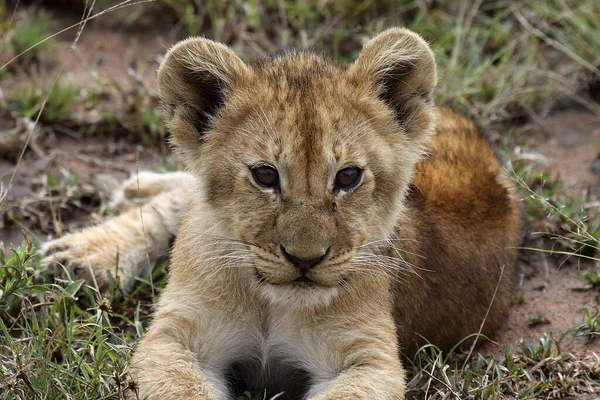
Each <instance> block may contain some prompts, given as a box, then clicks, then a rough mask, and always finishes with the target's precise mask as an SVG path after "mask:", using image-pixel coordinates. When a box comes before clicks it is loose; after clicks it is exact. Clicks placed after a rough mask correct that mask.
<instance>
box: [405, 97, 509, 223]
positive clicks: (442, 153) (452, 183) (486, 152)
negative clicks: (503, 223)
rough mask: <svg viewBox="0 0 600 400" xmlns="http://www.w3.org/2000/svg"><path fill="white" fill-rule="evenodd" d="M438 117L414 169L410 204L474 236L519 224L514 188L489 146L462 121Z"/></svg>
mask: <svg viewBox="0 0 600 400" xmlns="http://www.w3.org/2000/svg"><path fill="white" fill-rule="evenodd" d="M438 112H439V119H438V125H437V129H436V134H435V135H434V136H433V138H432V141H431V143H430V146H429V149H430V153H429V156H428V157H427V158H426V159H424V160H423V161H421V162H420V163H418V164H417V167H416V170H415V176H414V180H413V182H414V187H415V191H416V193H414V194H415V195H416V196H413V197H415V200H418V201H419V202H421V203H422V204H421V205H422V206H427V207H432V208H434V209H435V210H436V212H438V213H442V214H444V217H445V218H449V219H450V220H451V221H452V222H455V223H458V224H459V225H461V226H465V227H473V228H474V229H477V231H478V234H486V233H490V234H492V233H493V231H494V230H496V228H498V221H500V220H505V219H507V222H509V221H508V220H510V221H511V222H514V223H517V224H518V206H517V197H516V195H515V192H514V187H513V185H512V183H511V182H510V181H509V179H508V178H507V176H506V172H505V170H504V168H503V166H502V164H501V162H500V161H499V160H498V157H497V156H496V154H495V152H494V150H493V148H492V146H491V145H490V143H489V142H488V141H487V140H486V138H485V137H484V136H483V134H482V133H481V132H480V131H479V130H478V129H477V127H476V126H475V124H474V123H473V122H472V121H471V120H470V119H468V118H466V117H465V116H463V115H460V114H458V113H456V112H454V111H452V110H449V109H445V108H438ZM473 224H475V225H473ZM501 228H502V229H503V227H501ZM488 229H489V230H490V231H489V232H487V230H488ZM482 230H486V231H485V232H484V231H482Z"/></svg>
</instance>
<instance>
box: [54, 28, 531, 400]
mask: <svg viewBox="0 0 600 400" xmlns="http://www.w3.org/2000/svg"><path fill="white" fill-rule="evenodd" d="M435 84H436V68H435V61H434V58H433V55H432V53H431V51H430V50H429V48H428V46H427V44H426V43H425V42H424V41H423V40H422V39H421V38H420V37H419V36H417V35H416V34H414V33H412V32H409V31H407V30H402V29H390V30H388V31H385V32H383V33H382V34H380V35H379V36H377V37H376V38H374V39H373V40H371V41H370V42H368V43H367V44H366V45H365V47H364V48H363V50H362V52H361V54H360V56H359V58H358V60H357V61H356V62H355V63H354V64H353V65H351V66H350V67H347V68H346V67H344V66H340V65H336V64H334V63H332V62H330V61H328V60H326V59H324V58H322V57H320V56H318V55H315V54H312V53H288V54H286V55H283V56H279V57H276V58H273V59H267V60H263V61H260V62H258V63H256V64H245V63H243V62H242V61H241V60H240V59H239V58H238V57H237V56H236V55H235V54H234V53H233V52H232V51H231V50H230V49H228V48H227V47H225V46H223V45H221V44H217V43H214V42H212V41H209V40H206V39H189V40H187V41H184V42H182V43H180V44H178V45H177V46H175V47H174V48H173V49H171V50H170V52H169V53H168V54H167V56H166V58H165V60H164V62H163V64H162V66H161V68H160V70H159V73H158V89H159V95H160V97H161V99H162V100H163V102H164V103H165V108H166V111H167V112H166V114H167V123H168V126H169V128H170V131H171V133H172V141H173V145H174V148H175V152H176V154H177V156H178V157H179V159H180V160H181V161H182V162H183V164H184V165H185V166H186V168H187V170H188V173H187V174H186V173H179V174H180V175H177V176H173V178H172V180H171V183H172V184H171V185H170V186H168V187H166V186H164V187H160V190H158V191H155V190H151V189H148V190H145V191H147V192H148V193H151V195H148V196H143V197H144V199H143V202H144V203H145V204H144V205H143V206H142V207H144V210H146V211H147V212H149V213H151V214H152V215H153V217H152V221H150V222H148V221H145V223H144V224H142V221H141V220H140V217H139V210H136V209H130V210H129V211H125V212H124V213H123V214H122V215H121V216H119V217H117V218H120V219H121V220H120V221H119V222H117V223H115V222H113V221H115V220H111V221H109V222H108V223H107V224H106V225H101V226H99V227H96V228H91V230H88V231H84V232H82V233H79V234H77V233H76V234H74V236H67V237H65V238H63V239H59V240H58V241H56V242H53V243H50V244H49V245H47V246H46V249H45V253H46V255H47V256H48V259H51V258H52V257H53V255H55V254H56V249H57V248H58V249H60V250H61V252H60V253H58V254H60V257H59V258H60V259H61V260H68V261H71V262H72V263H73V264H75V265H78V264H82V263H84V262H85V260H84V257H83V256H82V254H85V255H86V257H87V258H88V259H89V258H92V257H96V258H95V260H101V261H97V262H94V263H90V267H91V270H92V271H94V273H95V276H96V277H97V278H102V277H103V276H104V275H105V274H106V270H107V268H108V269H110V268H111V264H110V263H109V262H108V260H110V258H111V256H112V257H114V254H115V246H116V245H118V246H119V251H120V252H121V253H122V254H124V255H125V256H126V259H127V260H128V263H127V265H126V266H125V271H124V277H123V278H122V279H123V280H124V281H125V282H128V281H130V280H131V279H132V277H133V276H135V275H136V274H138V273H139V270H140V268H141V267H142V266H143V261H144V260H143V257H142V255H140V251H139V250H140V249H141V248H149V249H150V250H151V252H152V254H158V253H159V252H162V251H164V250H165V248H166V247H167V246H168V244H165V241H164V237H165V235H166V236H168V235H169V234H173V235H175V234H176V235H177V239H176V243H175V246H174V249H173V252H172V259H171V270H170V272H169V283H168V285H167V287H166V288H165V290H164V292H163V293H162V295H161V297H160V300H159V302H158V305H157V311H156V314H155V316H154V321H153V323H152V325H151V327H150V329H149V331H148V333H147V335H146V336H145V337H144V338H143V339H142V340H141V341H140V343H139V346H138V349H137V351H136V354H135V357H134V360H133V363H132V376H133V379H134V380H135V382H136V386H137V387H138V388H139V393H138V395H139V396H140V398H144V399H161V400H169V399H183V398H186V399H198V400H200V399H202V400H207V399H223V398H231V387H230V385H228V379H227V378H228V377H230V374H231V373H232V370H233V371H237V373H240V372H241V375H239V376H238V377H240V376H241V377H242V378H245V379H247V380H249V381H250V382H254V383H256V382H261V383H260V384H262V385H264V386H267V387H270V388H271V389H272V390H273V391H274V393H271V394H275V392H276V391H277V390H279V388H283V389H284V390H286V394H287V395H288V396H289V398H296V397H301V396H306V397H307V398H309V399H314V400H317V399H318V400H324V399H328V400H341V399H403V398H404V370H403V367H402V364H401V362H400V358H399V356H398V350H400V352H401V353H411V352H412V351H414V349H415V348H416V346H417V345H420V344H423V343H424V342H425V341H431V342H432V343H434V344H437V345H439V346H442V347H445V348H447V347H449V346H452V345H453V344H455V343H457V342H458V341H459V340H461V339H462V338H464V337H465V336H467V335H469V334H473V333H477V332H478V331H479V329H480V326H481V324H482V322H483V321H484V320H485V325H484V327H483V330H482V332H483V333H484V334H491V333H492V332H493V331H494V330H495V329H497V328H498V327H499V326H500V325H501V324H502V321H503V319H504V317H505V314H506V311H507V308H508V304H509V302H510V297H511V295H510V291H511V285H512V281H513V276H514V270H513V263H514V259H515V248H516V246H517V244H518V228H519V221H518V207H517V199H516V197H515V194H514V193H513V188H512V186H511V185H510V183H509V181H508V180H507V179H506V177H505V176H504V173H503V170H502V167H501V165H500V163H499V162H498V161H497V159H496V158H495V157H494V154H493V151H492V149H491V148H490V146H489V144H488V143H487V142H486V141H485V140H484V138H483V137H482V136H481V134H480V133H479V132H478V131H477V129H476V128H475V127H474V125H473V124H472V122H471V121H470V120H468V119H466V118H465V117H462V116H460V115H458V114H456V113H454V112H452V111H450V110H446V109H438V108H435V107H434V106H433V103H432V91H433V89H434V87H435ZM436 119H437V128H435V134H434V135H433V136H432V134H433V133H434V127H435V126H436V125H435V123H436ZM426 152H427V153H428V154H427V156H425V153H426ZM423 156H425V158H423ZM419 160H421V161H419ZM265 164H267V165H270V166H272V167H274V168H276V170H277V172H278V174H279V178H280V185H279V186H278V187H274V188H265V187H262V186H260V184H258V183H257V182H255V181H254V180H253V175H252V174H253V173H252V169H253V168H256V167H257V166H261V165H265ZM347 167H359V168H360V169H362V171H363V172H362V178H361V180H360V183H359V184H358V185H357V186H356V187H355V188H353V189H351V190H345V189H344V190H342V189H339V187H338V188H336V187H335V186H334V181H335V179H336V174H337V172H338V171H340V170H341V169H343V168H347ZM157 179H158V181H160V178H157V177H155V176H152V175H147V176H146V177H145V179H142V180H141V181H140V185H141V187H142V188H144V187H146V186H148V187H150V188H153V187H156V186H157V185H156V183H152V182H156V180H157ZM147 182H148V184H146V183H147ZM129 185H130V186H131V184H129ZM126 186H127V184H126ZM159 186H160V185H159ZM127 192H128V191H127V188H126V190H125V191H124V193H127ZM125 197H127V196H125ZM173 199H177V202H175V203H174V202H173ZM136 215H137V216H136ZM181 218H183V220H182V221H181V224H179V220H180V219H181ZM148 223H151V224H153V225H152V228H151V235H140V232H144V229H143V225H147V224H148ZM160 224H163V226H164V227H163V228H161V227H160ZM109 225H110V226H109ZM77 235H78V236H77ZM100 236H102V237H105V238H110V239H107V240H109V245H102V244H101V243H100V242H99V241H98V239H97V238H98V237H100ZM148 236H150V237H148ZM75 239H77V241H80V242H83V243H87V246H85V252H83V251H82V250H81V248H82V246H81V245H77V243H76V240H75ZM110 243H113V244H110ZM284 251H285V252H286V253H288V255H286V254H285V253H284ZM75 253H77V254H78V257H77V258H75V259H69V257H70V256H71V255H73V254H75ZM289 255H293V256H294V257H295V258H297V259H315V258H319V257H323V259H322V261H321V262H319V263H318V264H316V265H315V266H314V267H313V268H311V269H308V270H306V271H305V272H304V277H305V278H307V279H310V281H311V282H310V283H302V282H296V281H295V280H296V279H297V278H299V277H301V276H302V275H303V273H302V272H301V270H300V269H299V268H298V267H297V266H298V265H299V264H296V263H295V262H292V261H291V260H292V259H291V258H290V257H289ZM101 283H102V282H101ZM488 311H489V314H488ZM486 315H487V318H486ZM252 372H254V374H252ZM298 373H300V374H301V375H300V376H305V377H307V380H305V381H302V382H304V383H306V385H307V386H306V387H302V385H301V384H298V383H297V382H296V378H294V376H295V375H294V374H298ZM261 379H262V380H263V381H261ZM269 379H270V380H269ZM302 382H300V383H302Z"/></svg>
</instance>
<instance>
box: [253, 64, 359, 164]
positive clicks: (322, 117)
mask: <svg viewBox="0 0 600 400" xmlns="http://www.w3.org/2000/svg"><path fill="white" fill-rule="evenodd" d="M252 69H253V72H254V74H253V75H254V79H253V80H252V82H250V83H249V88H248V90H246V91H244V93H243V96H245V97H246V104H248V106H249V107H250V110H248V111H249V112H248V114H247V115H248V116H249V117H250V118H249V120H250V121H248V122H250V123H251V125H252V129H251V130H252V131H257V130H258V131H260V132H262V133H263V135H261V136H262V139H263V140H264V141H265V145H267V148H269V149H271V148H272V147H271V145H274V144H276V145H277V147H278V150H279V151H285V150H287V152H295V151H296V150H299V149H300V148H301V149H302V152H303V153H304V154H306V155H307V156H309V155H311V154H312V155H314V156H315V158H319V157H323V156H325V155H327V156H328V158H329V159H330V157H331V156H335V155H336V154H337V153H340V152H341V149H342V148H344V147H347V146H348V144H347V143H346V142H347V141H348V140H347V139H349V136H350V134H351V133H352V132H354V131H355V130H356V129H355V128H356V127H357V126H358V125H360V124H361V122H362V121H365V120H367V119H368V118H369V115H368V110H366V109H365V107H364V104H363V103H364V97H365V94H364V93H361V92H360V90H359V88H358V87H357V85H356V84H355V83H354V82H352V81H351V79H350V78H349V76H348V74H347V71H346V68H345V67H344V66H342V65H338V64H336V63H334V62H332V61H330V60H327V59H325V58H323V57H321V56H319V55H316V54H313V53H308V52H307V53H291V54H285V55H282V56H277V57H274V58H271V59H265V60H262V61H259V62H258V63H256V64H253V65H252ZM354 139H358V137H355V138H354ZM275 142H276V143H275ZM298 155H299V154H298ZM337 155H339V154H337Z"/></svg>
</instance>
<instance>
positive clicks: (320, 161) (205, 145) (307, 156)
mask: <svg viewBox="0 0 600 400" xmlns="http://www.w3.org/2000/svg"><path fill="white" fill-rule="evenodd" d="M435 84H436V66H435V60H434V57H433V54H432V52H431V50H430V49H429V47H428V46H427V44H426V43H425V42H424V41H423V40H422V39H421V38H420V37H419V36H418V35H416V34H414V33H412V32H410V31H408V30H405V29H390V30H387V31H385V32H383V33H381V34H380V35H378V36H377V37H375V38H374V39H372V40H371V41H369V42H368V43H367V44H366V45H365V46H364V48H363V50H362V52H361V53H360V56H359V57H358V59H357V60H356V62H355V63H354V64H352V65H350V66H348V67H345V66H341V65H338V64H336V63H334V62H332V61H330V60H327V59H325V58H323V57H321V56H319V55H317V54H314V53H311V52H290V53H286V54H283V55H279V56H276V57H273V58H268V59H264V60H261V61H259V62H257V63H254V64H246V63H244V62H242V60H240V58H239V57H238V56H237V55H236V54H235V53H234V52H233V51H232V50H231V49H229V48H228V47H226V46H224V45H222V44H219V43H215V42H213V41H210V40H207V39H203V38H192V39H188V40H185V41H183V42H181V43H179V44H177V45H176V46H175V47H173V48H172V49H171V50H170V51H169V53H168V54H167V55H166V57H165V60H164V62H163V63H162V65H161V67H160V69H159V72H158V91H159V96H160V97H161V99H162V101H163V103H164V104H165V106H166V111H167V121H168V125H169V128H170V130H171V133H172V141H173V144H174V147H175V150H176V153H177V154H178V156H179V158H180V159H181V160H182V161H183V163H184V164H185V165H186V167H187V168H188V169H189V170H191V171H192V172H193V173H195V174H196V175H197V176H199V178H200V181H201V182H202V183H203V185H202V187H203V191H204V193H203V195H204V198H203V199H202V200H201V201H202V202H203V203H204V204H205V205H206V207H210V208H211V210H212V211H214V214H215V215H216V219H217V221H218V225H219V228H220V232H219V233H220V234H221V235H222V236H225V237H229V238H231V239H236V240H242V241H244V242H246V243H248V251H249V252H250V254H251V259H252V264H253V267H254V268H255V272H256V273H255V276H256V279H257V280H258V281H260V282H262V283H263V284H262V285H261V287H263V288H264V290H265V293H268V294H269V296H270V298H271V299H272V300H274V301H276V300H277V299H282V298H287V299H289V298H291V297H298V296H301V297H305V298H307V297H310V298H312V299H315V300H316V299H319V298H331V296H332V295H333V294H335V293H336V291H337V288H338V287H339V286H340V285H342V284H344V283H345V282H346V281H351V280H352V276H353V273H358V272H357V271H358V270H359V269H360V268H357V258H356V256H357V254H358V253H360V252H361V251H363V250H364V249H365V245H366V244H368V243H372V242H374V241H378V240H382V239H385V238H386V237H387V236H388V235H390V234H391V233H392V231H393V229H394V227H395V224H396V223H397V219H398V216H399V213H400V212H401V210H402V204H403V201H404V198H405V194H406V191H407V187H408V184H409V180H410V177H411V173H412V169H413V166H414V164H415V163H416V162H417V160H419V158H420V157H421V155H422V154H423V151H424V144H425V142H426V139H427V137H428V136H429V134H430V133H431V132H432V130H433V126H434V120H435V116H434V115H435V112H434V108H433V102H432V91H433V89H434V87H435Z"/></svg>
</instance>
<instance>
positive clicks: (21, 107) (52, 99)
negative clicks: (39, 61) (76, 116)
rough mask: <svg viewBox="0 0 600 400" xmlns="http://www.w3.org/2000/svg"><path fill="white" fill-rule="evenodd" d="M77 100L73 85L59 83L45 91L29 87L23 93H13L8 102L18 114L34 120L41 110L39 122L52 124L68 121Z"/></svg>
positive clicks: (76, 90)
mask: <svg viewBox="0 0 600 400" xmlns="http://www.w3.org/2000/svg"><path fill="white" fill-rule="evenodd" d="M46 96H47V100H46ZM78 99H79V89H78V88H77V87H76V86H75V85H74V84H72V83H70V82H68V81H59V82H57V83H56V84H55V85H54V86H49V87H47V88H45V89H42V88H40V87H33V86H31V87H29V88H27V89H26V90H24V91H23V92H18V93H17V92H15V93H13V94H12V96H11V97H10V99H9V100H10V105H11V106H12V108H14V109H16V111H18V112H19V113H21V114H23V115H25V116H27V117H29V118H31V119H33V120H35V119H36V117H37V114H38V113H39V112H40V110H41V112H42V114H41V116H40V120H41V122H44V123H48V124H53V123H57V122H60V121H64V120H67V119H69V118H70V116H71V113H72V108H73V105H74V104H75V103H76V102H77V100H78ZM44 100H46V102H45V104H44ZM42 106H43V109H42Z"/></svg>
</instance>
